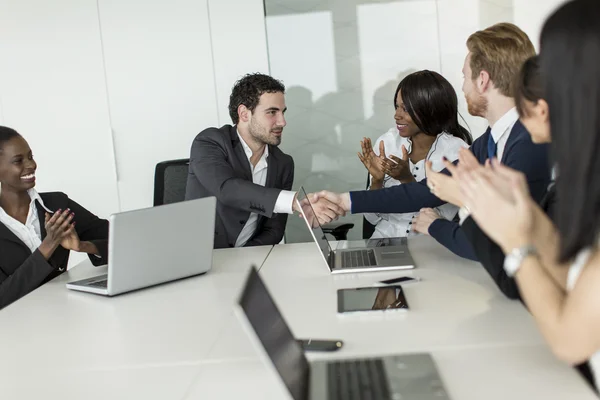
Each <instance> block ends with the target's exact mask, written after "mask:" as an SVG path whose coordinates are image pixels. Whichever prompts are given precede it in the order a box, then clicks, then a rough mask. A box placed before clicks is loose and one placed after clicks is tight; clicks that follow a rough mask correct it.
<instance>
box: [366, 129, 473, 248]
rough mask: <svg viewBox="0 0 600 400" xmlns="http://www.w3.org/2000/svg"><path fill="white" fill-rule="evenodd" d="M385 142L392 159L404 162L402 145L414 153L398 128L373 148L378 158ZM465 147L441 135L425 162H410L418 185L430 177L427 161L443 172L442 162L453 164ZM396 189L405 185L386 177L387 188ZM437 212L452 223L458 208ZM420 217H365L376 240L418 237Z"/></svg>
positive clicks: (440, 208) (443, 206)
mask: <svg viewBox="0 0 600 400" xmlns="http://www.w3.org/2000/svg"><path fill="white" fill-rule="evenodd" d="M382 141H383V142H384V143H385V152H386V154H387V155H388V156H390V155H395V156H396V157H399V158H402V145H404V147H406V150H408V152H409V153H410V151H411V149H412V142H411V140H410V139H408V138H403V137H402V136H400V135H399V134H398V129H397V128H392V129H390V130H389V131H387V132H386V133H384V134H383V135H381V136H380V137H379V139H377V141H376V142H375V144H374V146H373V151H374V152H375V154H377V155H379V143H380V142H382ZM463 147H464V148H468V147H469V145H468V144H467V143H465V142H464V141H463V140H462V139H459V138H457V137H455V136H452V135H450V134H449V133H445V132H443V133H440V134H439V135H438V136H437V137H436V139H435V142H433V144H432V145H431V148H430V149H429V153H428V154H427V156H426V157H425V159H423V160H421V161H419V162H417V163H416V164H413V162H412V161H410V160H409V165H410V172H411V174H412V175H413V177H414V178H415V180H416V181H417V182H418V181H421V180H423V179H425V177H426V176H425V161H431V162H432V167H433V170H434V171H438V172H439V171H441V170H443V169H444V168H445V167H444V163H443V160H442V158H443V157H446V158H447V159H448V160H450V161H454V160H456V159H458V152H459V150H460V149H461V148H463ZM396 185H401V182H400V181H398V180H396V179H394V178H392V177H390V176H387V175H386V177H385V178H384V184H383V187H385V188H388V187H392V186H396ZM436 210H437V211H438V212H439V214H440V215H441V216H442V218H446V219H449V220H451V219H452V218H454V216H455V215H456V212H457V211H458V208H457V207H456V206H454V205H452V204H444V205H442V206H440V207H437V208H436ZM418 214H419V213H418V212H413V213H405V214H365V218H366V219H367V221H369V222H370V223H371V224H373V225H375V232H374V233H373V236H371V237H372V238H385V237H403V236H414V235H418V233H417V232H414V231H413V230H412V224H413V220H414V218H415V217H416V216H417V215H418Z"/></svg>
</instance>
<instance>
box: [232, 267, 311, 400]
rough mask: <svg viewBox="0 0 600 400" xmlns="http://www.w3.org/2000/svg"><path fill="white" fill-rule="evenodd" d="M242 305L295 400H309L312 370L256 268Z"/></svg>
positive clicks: (251, 274) (253, 270)
mask: <svg viewBox="0 0 600 400" xmlns="http://www.w3.org/2000/svg"><path fill="white" fill-rule="evenodd" d="M239 304H240V306H241V307H242V309H243V310H244V313H245V314H246V318H247V319H248V321H249V322H250V325H252V328H253V329H254V332H255V333H256V336H257V337H258V339H259V340H260V342H261V343H262V345H263V347H264V348H265V351H266V353H267V354H268V356H269V358H270V359H271V361H272V362H273V364H274V366H275V369H277V372H279V375H280V376H281V379H282V380H283V382H284V383H285V385H286V386H287V388H288V390H289V391H290V394H291V395H292V397H293V398H294V400H307V399H308V383H309V382H308V380H309V366H308V361H307V360H306V357H305V356H304V350H303V349H302V347H301V346H300V344H299V343H298V342H296V339H295V338H294V335H293V334H292V332H291V330H290V328H289V327H288V325H287V324H286V322H285V320H284V319H283V316H282V315H281V313H280V312H279V310H278V309H277V306H276V305H275V302H274V301H273V298H272V297H271V295H270V294H269V292H268V290H267V288H266V286H265V284H264V282H263V281H262V279H260V276H259V275H258V272H257V271H256V268H254V267H253V268H252V270H251V271H250V275H249V276H248V280H247V281H246V286H245V288H244V292H243V293H242V297H241V298H240V300H239Z"/></svg>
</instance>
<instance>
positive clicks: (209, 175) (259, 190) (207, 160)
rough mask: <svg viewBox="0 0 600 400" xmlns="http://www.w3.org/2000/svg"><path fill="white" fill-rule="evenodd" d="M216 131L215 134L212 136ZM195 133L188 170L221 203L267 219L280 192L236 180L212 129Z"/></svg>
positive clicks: (246, 181)
mask: <svg viewBox="0 0 600 400" xmlns="http://www.w3.org/2000/svg"><path fill="white" fill-rule="evenodd" d="M215 132H216V133H215ZM215 132H212V131H205V132H203V133H201V134H199V135H198V136H197V137H196V139H194V143H193V144H192V150H191V153H190V170H191V171H192V173H193V174H194V176H195V177H196V179H198V181H199V182H200V183H201V184H202V185H203V186H204V187H205V188H207V189H208V191H209V192H210V193H211V195H213V196H215V197H216V198H217V200H219V201H220V202H221V203H223V204H225V205H227V206H229V207H232V208H236V209H239V210H244V211H247V212H253V213H256V214H259V215H263V216H265V217H268V218H271V217H272V216H273V210H274V208H275V202H276V201H277V197H278V196H279V193H280V192H281V189H275V188H266V187H264V186H261V185H257V184H254V183H252V182H251V181H248V180H246V179H242V178H238V177H237V175H236V174H235V171H234V169H233V168H232V166H231V165H230V164H229V162H228V161H227V154H226V153H225V150H224V149H223V146H222V145H221V144H220V143H219V141H220V140H222V134H221V133H220V132H219V131H217V130H215Z"/></svg>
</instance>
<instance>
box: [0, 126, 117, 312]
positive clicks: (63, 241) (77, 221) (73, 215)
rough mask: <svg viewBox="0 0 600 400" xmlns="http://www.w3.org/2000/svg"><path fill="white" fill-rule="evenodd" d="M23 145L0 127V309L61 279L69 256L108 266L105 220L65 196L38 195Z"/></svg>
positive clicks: (28, 153)
mask: <svg viewBox="0 0 600 400" xmlns="http://www.w3.org/2000/svg"><path fill="white" fill-rule="evenodd" d="M36 168H37V164H36V163H35V161H34V159H33V154H32V152H31V149H30V148H29V144H27V141H26V140H25V139H24V138H23V137H22V136H21V135H20V134H19V133H17V132H16V131H15V130H13V129H11V128H7V127H4V126H0V308H3V307H5V306H7V305H8V304H10V303H12V302H13V301H15V300H18V299H19V298H21V297H23V296H25V295H26V294H28V293H29V292H31V291H33V290H35V289H37V288H38V287H39V286H41V285H43V284H44V283H46V282H48V281H50V280H51V279H54V278H55V277H57V276H58V275H60V274H62V273H63V272H64V271H65V270H66V268H67V262H68V260H69V251H70V250H73V251H77V252H82V253H88V254H89V256H90V260H91V261H92V263H93V264H94V265H102V264H106V263H107V251H108V221H107V220H104V219H100V218H98V217H97V216H95V215H94V214H92V213H90V212H89V211H88V210H86V209H85V208H83V207H81V206H80V205H79V204H77V203H75V202H74V201H73V200H71V199H69V198H68V197H67V195H66V194H64V193H60V192H53V193H38V192H37V191H36V190H35V189H34V187H35V171H36Z"/></svg>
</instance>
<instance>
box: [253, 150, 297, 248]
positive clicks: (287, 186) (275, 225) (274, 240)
mask: <svg viewBox="0 0 600 400" xmlns="http://www.w3.org/2000/svg"><path fill="white" fill-rule="evenodd" d="M288 165H289V167H288V168H286V172H285V174H284V181H283V186H282V188H283V190H292V185H293V184H294V160H292V158H291V157H290V162H289V163H288ZM287 219H288V215H287V214H275V215H274V216H273V217H272V218H268V219H267V220H266V221H265V223H264V225H263V227H262V229H261V231H260V233H258V234H257V235H256V236H254V237H253V238H252V239H250V240H249V241H248V243H246V246H264V245H270V244H271V245H275V244H278V243H279V242H281V239H283V235H284V233H285V226H286V224H287Z"/></svg>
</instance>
